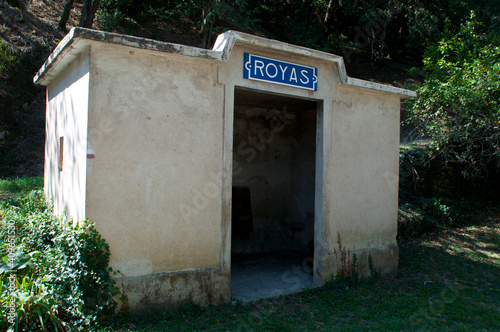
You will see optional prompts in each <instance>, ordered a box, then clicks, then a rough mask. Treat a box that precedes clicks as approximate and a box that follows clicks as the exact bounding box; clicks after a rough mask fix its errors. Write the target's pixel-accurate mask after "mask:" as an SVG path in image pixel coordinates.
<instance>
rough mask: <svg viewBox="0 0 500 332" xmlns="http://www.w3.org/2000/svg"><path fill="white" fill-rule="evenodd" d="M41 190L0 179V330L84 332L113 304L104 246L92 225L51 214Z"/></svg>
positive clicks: (35, 184) (34, 181) (30, 182)
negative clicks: (65, 219) (64, 220)
mask: <svg viewBox="0 0 500 332" xmlns="http://www.w3.org/2000/svg"><path fill="white" fill-rule="evenodd" d="M42 186H43V179H42V178H22V179H19V180H0V218H2V219H3V221H2V222H1V223H0V243H1V245H0V257H2V261H0V330H2V331H7V329H9V328H13V327H15V330H16V331H45V330H47V329H48V330H54V331H57V330H59V331H68V330H69V331H83V330H88V328H90V327H95V326H96V324H97V318H98V317H102V316H103V315H105V314H106V313H108V314H109V313H110V312H113V310H114V308H115V306H116V303H115V302H114V300H113V299H112V297H113V296H114V295H117V294H118V290H117V288H116V287H115V286H114V281H113V280H112V279H111V274H110V273H111V272H112V271H111V270H108V263H109V247H108V245H107V244H106V243H105V241H104V240H103V239H102V238H101V236H100V235H99V233H98V232H97V231H96V229H95V228H94V226H93V225H92V224H88V223H85V222H81V223H76V224H69V225H67V224H65V223H63V222H62V220H61V219H60V218H58V217H56V216H54V215H53V213H52V210H51V208H50V207H49V206H47V204H46V201H45V198H44V197H43V193H42V192H41V187H42ZM11 240H12V241H11ZM12 249H15V251H13V250H12ZM9 270H15V271H16V272H15V273H10V272H9ZM11 307H12V308H13V312H12V314H11V315H9V311H10V308H11ZM10 318H12V319H13V320H14V321H15V324H14V325H12V324H11V323H10V322H9V320H10Z"/></svg>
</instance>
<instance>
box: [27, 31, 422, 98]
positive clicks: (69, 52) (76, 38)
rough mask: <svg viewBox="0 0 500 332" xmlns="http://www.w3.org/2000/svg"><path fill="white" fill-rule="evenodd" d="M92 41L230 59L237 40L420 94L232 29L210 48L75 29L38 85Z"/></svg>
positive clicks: (360, 83)
mask: <svg viewBox="0 0 500 332" xmlns="http://www.w3.org/2000/svg"><path fill="white" fill-rule="evenodd" d="M92 43H109V44H115V45H121V46H127V47H133V48H138V49H144V50H149V51H152V52H158V53H164V54H178V55H180V56H187V57H196V58H200V59H204V60H208V61H225V60H227V59H228V57H229V54H230V53H231V50H232V49H233V47H234V45H235V44H237V43H238V44H247V45H254V46H258V47H262V48H267V49H272V50H277V51H281V52H286V53H290V54H294V55H299V56H304V57H308V58H313V59H317V60H318V61H323V62H332V63H336V64H337V68H338V71H339V77H340V81H341V85H342V86H346V87H351V88H361V89H369V90H372V91H373V90H374V91H379V92H383V93H391V94H397V95H399V96H400V97H401V98H408V97H416V93H415V92H414V91H411V90H406V89H401V88H397V87H393V86H390V85H386V84H379V83H374V82H370V81H365V80H360V79H356V78H351V77H349V76H347V73H346V69H345V63H344V59H343V58H342V57H341V56H338V55H334V54H330V53H326V52H321V51H317V50H313V49H310V48H306V47H301V46H296V45H292V44H288V43H284V42H280V41H277V40H273V39H267V38H263V37H258V36H254V35H250V34H247V33H242V32H238V31H228V32H226V33H224V34H221V35H219V37H218V38H217V40H216V41H215V44H214V47H213V49H212V50H207V49H202V48H197V47H191V46H186V45H180V44H173V43H167V42H161V41H158V40H153V39H147V38H140V37H134V36H128V35H122V34H117V33H111V32H105V31H99V30H92V29H85V28H73V29H71V30H70V32H69V33H68V34H67V35H66V36H65V37H64V39H63V40H62V41H61V42H60V43H59V45H58V46H57V47H56V48H55V50H54V51H53V52H52V54H51V55H50V56H49V57H48V59H47V60H46V61H45V63H44V64H43V65H42V67H41V68H40V70H39V71H38V73H37V74H36V75H35V77H34V78H33V81H34V82H35V83H36V84H41V85H48V84H49V83H50V82H51V81H52V80H53V79H54V78H55V77H57V76H58V75H59V74H60V73H61V72H62V71H63V70H64V68H65V67H66V65H67V64H69V63H71V61H72V60H73V59H74V58H75V57H76V56H77V55H78V54H80V53H81V52H82V51H83V50H84V49H86V48H87V47H89V46H90V45H91V44H92Z"/></svg>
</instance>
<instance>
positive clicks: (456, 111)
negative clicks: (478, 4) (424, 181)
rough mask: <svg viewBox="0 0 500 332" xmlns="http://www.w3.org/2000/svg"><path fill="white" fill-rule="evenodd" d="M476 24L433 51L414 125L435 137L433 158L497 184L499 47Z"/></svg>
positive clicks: (466, 26)
mask: <svg viewBox="0 0 500 332" xmlns="http://www.w3.org/2000/svg"><path fill="white" fill-rule="evenodd" d="M485 32H486V31H484V30H483V31H481V30H480V24H479V23H477V21H476V20H475V17H474V14H472V15H471V19H470V20H468V21H466V22H465V23H464V24H462V25H461V27H460V30H459V32H458V33H457V34H455V35H449V36H447V37H446V38H444V39H442V40H441V41H440V42H439V43H438V45H437V46H435V47H430V48H429V49H428V50H427V52H426V54H425V58H424V69H423V73H424V74H425V76H426V80H425V82H424V84H422V85H421V86H420V87H418V88H417V93H418V98H417V99H415V100H414V102H413V104H412V105H411V108H410V111H411V115H412V116H411V119H410V120H411V121H413V122H414V123H417V124H419V125H420V128H421V130H422V131H423V132H424V133H425V134H427V135H429V136H430V137H431V138H432V145H431V147H432V152H433V154H432V157H433V158H436V159H438V160H440V161H441V166H443V167H448V168H449V167H452V168H455V169H458V170H460V171H461V173H462V175H463V176H464V177H465V178H467V179H478V178H479V179H492V177H495V176H498V169H499V168H500V61H499V59H500V44H499V42H498V41H499V39H498V38H497V37H496V36H495V33H493V34H492V35H487V34H486V33H485Z"/></svg>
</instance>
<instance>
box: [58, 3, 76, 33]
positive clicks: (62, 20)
mask: <svg viewBox="0 0 500 332" xmlns="http://www.w3.org/2000/svg"><path fill="white" fill-rule="evenodd" d="M73 1H74V0H68V1H66V4H65V5H64V9H63V12H62V14H61V18H60V19H59V23H57V25H58V26H59V28H61V29H62V30H63V31H66V23H68V19H69V14H70V12H71V8H73Z"/></svg>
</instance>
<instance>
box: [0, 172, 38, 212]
mask: <svg viewBox="0 0 500 332" xmlns="http://www.w3.org/2000/svg"><path fill="white" fill-rule="evenodd" d="M42 189H43V177H41V176H38V177H29V176H25V177H22V178H17V179H4V180H2V179H0V220H1V217H2V215H3V210H4V208H5V207H6V206H7V205H8V204H11V205H12V204H15V202H17V201H19V200H22V199H24V198H25V197H26V196H27V195H28V194H29V193H30V192H32V191H36V190H42Z"/></svg>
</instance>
